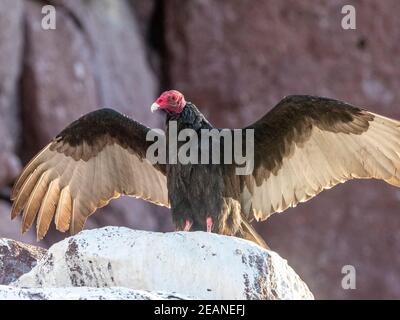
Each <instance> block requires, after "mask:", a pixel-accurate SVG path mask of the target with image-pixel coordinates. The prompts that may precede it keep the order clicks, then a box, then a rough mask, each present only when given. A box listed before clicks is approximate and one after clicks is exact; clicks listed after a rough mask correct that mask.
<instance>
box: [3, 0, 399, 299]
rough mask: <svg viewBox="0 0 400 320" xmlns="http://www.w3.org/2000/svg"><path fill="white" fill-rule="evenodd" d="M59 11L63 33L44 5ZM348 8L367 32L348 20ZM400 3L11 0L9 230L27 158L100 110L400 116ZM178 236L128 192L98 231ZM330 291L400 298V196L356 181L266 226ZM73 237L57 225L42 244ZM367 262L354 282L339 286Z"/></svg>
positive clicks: (149, 118) (274, 244)
mask: <svg viewBox="0 0 400 320" xmlns="http://www.w3.org/2000/svg"><path fill="white" fill-rule="evenodd" d="M46 4H51V5H53V6H55V8H56V13H57V20H56V30H43V29H42V27H41V21H42V18H43V17H44V15H43V14H42V13H41V10H42V7H43V6H44V5H46ZM345 4H352V5H354V6H355V8H356V14H357V16H356V19H357V20H356V26H357V29H356V30H344V29H342V27H341V20H342V18H343V14H341V9H342V7H343V6H344V5H345ZM399 13H400V2H399V1H397V0H385V1H375V0H363V1H361V0H360V1H342V0H332V1H324V0H306V1H301V2H300V1H295V0H285V1H275V0H259V1H251V0H190V1H181V0H130V1H128V0H52V1H42V0H41V1H39V0H0V237H9V238H13V239H15V240H20V241H24V242H29V243H34V244H36V240H35V236H34V233H33V232H30V233H27V234H25V235H23V236H21V235H20V234H19V228H20V225H19V223H18V222H16V221H13V222H11V221H10V218H9V217H10V202H9V200H8V198H9V193H10V187H11V186H12V183H13V181H14V180H15V178H16V176H17V175H18V173H19V171H20V169H21V166H22V165H24V164H25V163H26V161H28V160H29V159H30V157H32V156H33V155H34V153H36V152H37V151H39V149H40V148H41V147H43V146H44V145H45V144H46V143H47V142H48V141H49V140H50V139H51V138H52V137H53V136H55V135H56V134H57V133H58V132H59V131H60V130H61V129H62V128H63V127H65V126H66V125H67V124H68V123H70V122H71V121H72V120H74V119H76V118H78V117H79V116H80V115H82V114H83V113H86V112H89V111H91V110H94V109H96V108H99V107H112V108H114V109H117V110H120V111H122V112H124V113H126V114H128V115H130V116H132V117H134V118H135V119H138V120H140V121H142V122H144V123H146V124H147V125H149V126H153V127H157V126H158V127H159V126H161V125H162V119H161V118H160V117H157V116H155V115H152V114H151V113H150V110H149V106H150V104H151V103H152V101H153V100H154V98H155V97H156V96H157V95H158V94H159V93H160V91H162V90H165V89H169V88H175V89H178V90H181V91H182V92H184V94H185V95H186V96H187V98H188V99H190V101H192V102H194V103H195V104H196V105H198V106H199V107H200V108H201V110H202V111H203V112H204V114H205V115H206V117H208V118H209V119H210V120H211V121H212V122H213V123H214V124H215V125H217V126H229V127H235V126H244V125H247V124H250V123H251V122H252V121H254V120H256V119H258V118H259V117H260V116H261V115H263V114H264V113H265V112H267V111H268V110H269V109H271V108H272V107H273V106H274V104H276V103H277V102H278V101H279V100H280V99H281V98H282V97H283V96H285V95H289V94H315V95H322V96H328V97H332V98H336V99H341V100H345V101H348V102H351V103H353V104H356V105H359V106H363V107H366V108H368V109H370V110H372V111H375V112H379V113H382V114H384V115H387V116H391V117H396V118H399V119H400V108H399V106H400V90H399V88H400V58H399V57H400V41H399V39H400V20H399V19H398V14H399ZM105 225H119V226H127V227H130V228H136V229H144V230H154V231H170V230H173V226H172V223H171V218H170V214H169V212H168V210H166V209H160V208H158V207H155V206H153V205H150V204H146V203H144V202H143V201H140V200H134V199H128V198H123V199H120V200H116V201H113V203H112V204H111V205H110V206H108V207H106V208H103V209H101V210H99V212H98V213H96V214H95V215H94V216H92V217H91V218H90V219H89V221H88V225H87V228H94V227H99V226H105ZM257 229H258V230H259V231H260V232H261V233H262V234H263V236H264V238H265V239H266V241H267V243H268V244H269V245H270V247H271V248H272V249H273V250H275V251H277V252H278V253H279V254H280V255H281V256H283V257H285V258H287V260H288V262H289V264H290V265H291V266H292V267H293V268H294V269H295V270H296V272H297V273H298V274H299V275H300V276H301V277H302V279H303V280H304V281H305V282H306V283H307V284H308V286H309V287H310V289H311V291H312V292H313V293H314V295H315V297H316V298H317V299H318V298H326V299H333V298H345V299H348V298H350V299H356V298H378V299H379V298H397V299H399V298H400V255H399V252H400V232H399V230H400V191H399V190H396V189H395V188H394V187H391V186H389V185H386V184H384V183H381V182H375V181H354V182H349V183H346V184H344V185H340V186H337V187H335V188H334V189H332V190H330V191H328V192H323V193H322V194H321V195H319V196H318V197H317V198H315V199H313V200H311V201H310V202H308V203H305V204H302V205H300V206H299V207H297V208H295V209H290V210H288V211H287V212H286V213H285V214H276V215H274V216H273V217H272V218H271V219H270V220H268V222H264V223H259V224H257ZM65 236H66V235H64V234H60V233H56V232H54V230H53V232H51V233H50V235H49V236H48V237H47V238H46V239H45V240H44V241H42V242H40V243H39V245H40V246H43V247H48V246H49V245H50V244H52V243H54V242H55V241H58V240H60V239H62V238H63V237H65ZM345 265H353V266H354V267H355V269H356V272H357V273H356V289H355V290H344V289H343V288H342V286H341V281H342V278H343V277H344V274H342V267H343V266H345Z"/></svg>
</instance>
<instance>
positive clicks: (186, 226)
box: [183, 219, 193, 231]
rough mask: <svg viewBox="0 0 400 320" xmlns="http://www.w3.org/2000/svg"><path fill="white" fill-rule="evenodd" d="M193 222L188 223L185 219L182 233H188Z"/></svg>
mask: <svg viewBox="0 0 400 320" xmlns="http://www.w3.org/2000/svg"><path fill="white" fill-rule="evenodd" d="M192 224H193V222H192V221H190V220H189V219H186V221H185V228H183V231H189V230H190V228H191V227H192Z"/></svg>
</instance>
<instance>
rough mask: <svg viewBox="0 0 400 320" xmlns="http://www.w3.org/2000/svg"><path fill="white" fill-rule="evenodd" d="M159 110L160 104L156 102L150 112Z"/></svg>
mask: <svg viewBox="0 0 400 320" xmlns="http://www.w3.org/2000/svg"><path fill="white" fill-rule="evenodd" d="M159 108H160V105H159V104H158V103H155V102H154V103H153V104H152V105H151V107H150V111H151V112H154V111H156V110H158V109H159Z"/></svg>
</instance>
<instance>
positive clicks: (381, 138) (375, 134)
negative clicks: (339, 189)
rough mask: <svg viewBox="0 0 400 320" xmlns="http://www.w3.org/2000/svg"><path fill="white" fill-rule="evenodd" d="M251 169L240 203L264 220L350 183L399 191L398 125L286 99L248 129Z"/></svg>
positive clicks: (340, 105) (322, 103)
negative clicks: (375, 182) (381, 184)
mask: <svg viewBox="0 0 400 320" xmlns="http://www.w3.org/2000/svg"><path fill="white" fill-rule="evenodd" d="M248 128H252V129H254V130H255V169H254V172H253V174H252V175H250V176H247V177H244V178H242V184H241V203H242V207H243V209H244V211H245V213H247V214H248V215H249V216H252V217H255V218H256V219H257V220H259V219H261V220H264V219H266V218H268V217H269V216H270V215H271V214H272V213H274V212H281V211H284V210H286V209H287V208H289V207H294V206H296V205H297V204H298V203H299V202H304V201H307V200H309V199H311V198H312V197H314V196H315V195H317V194H318V193H320V192H321V191H323V190H324V189H329V188H331V187H333V186H335V185H336V184H338V183H343V182H345V181H347V180H350V179H353V178H359V179H368V178H375V179H382V180H385V181H386V182H388V183H390V184H392V185H395V186H397V187H400V172H399V168H400V122H399V121H396V120H393V119H389V118H386V117H383V116H380V115H377V114H373V113H371V112H368V111H365V110H362V109H359V108H356V107H353V106H351V105H349V104H346V103H344V102H340V101H336V100H332V99H326V98H318V97H310V96H291V97H288V98H285V99H284V100H282V101H281V102H280V103H279V104H278V105H277V106H276V107H275V108H274V109H273V110H272V111H271V112H269V113H267V114H266V115H265V116H264V117H263V118H262V119H260V120H259V121H257V122H256V123H255V124H253V125H252V126H249V127H248Z"/></svg>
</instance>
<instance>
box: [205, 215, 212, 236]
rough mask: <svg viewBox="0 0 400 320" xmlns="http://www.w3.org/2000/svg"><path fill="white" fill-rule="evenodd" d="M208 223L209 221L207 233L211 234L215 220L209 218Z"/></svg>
mask: <svg viewBox="0 0 400 320" xmlns="http://www.w3.org/2000/svg"><path fill="white" fill-rule="evenodd" d="M206 221H207V232H211V230H212V227H213V220H212V218H211V217H208V218H207V220H206Z"/></svg>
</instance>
